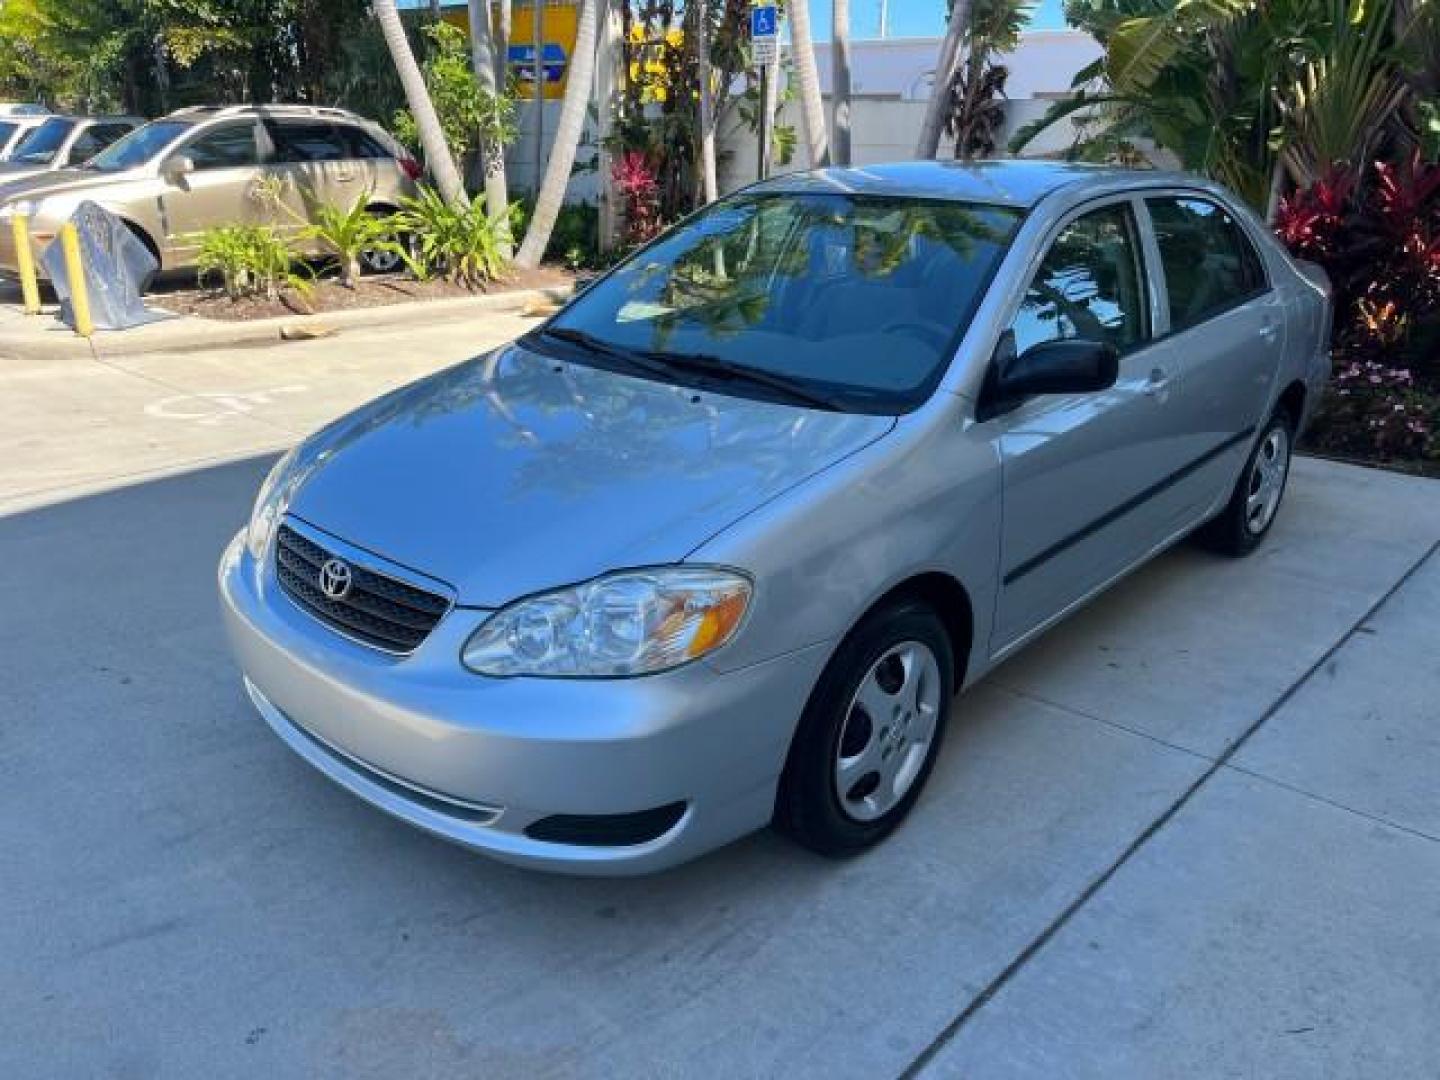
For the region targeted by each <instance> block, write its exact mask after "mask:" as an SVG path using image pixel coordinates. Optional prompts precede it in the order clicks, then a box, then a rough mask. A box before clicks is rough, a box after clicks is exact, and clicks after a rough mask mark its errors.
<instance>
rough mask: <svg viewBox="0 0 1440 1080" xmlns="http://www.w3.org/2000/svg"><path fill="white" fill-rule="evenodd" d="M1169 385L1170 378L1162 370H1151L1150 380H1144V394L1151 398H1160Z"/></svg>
mask: <svg viewBox="0 0 1440 1080" xmlns="http://www.w3.org/2000/svg"><path fill="white" fill-rule="evenodd" d="M1169 385H1170V376H1169V375H1167V374H1166V373H1165V369H1164V368H1158V367H1157V368H1151V369H1150V378H1148V379H1146V380H1145V393H1147V394H1149V395H1150V396H1151V397H1161V396H1163V395H1164V393H1165V390H1166V389H1167V388H1168V387H1169Z"/></svg>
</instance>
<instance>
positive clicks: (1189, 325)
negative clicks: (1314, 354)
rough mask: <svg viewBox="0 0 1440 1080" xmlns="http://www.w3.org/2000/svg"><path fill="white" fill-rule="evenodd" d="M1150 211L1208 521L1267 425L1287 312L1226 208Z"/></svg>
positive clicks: (1161, 203)
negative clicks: (1257, 433) (1258, 433)
mask: <svg viewBox="0 0 1440 1080" xmlns="http://www.w3.org/2000/svg"><path fill="white" fill-rule="evenodd" d="M1145 205H1146V210H1147V213H1148V214H1149V218H1150V225H1151V229H1152V231H1153V234H1154V241H1155V246H1156V251H1157V254H1158V258H1159V263H1160V266H1161V267H1162V268H1163V270H1164V282H1165V297H1166V314H1167V318H1168V324H1169V329H1170V333H1169V334H1168V335H1167V337H1166V338H1165V340H1164V341H1163V342H1160V343H1158V344H1157V346H1156V350H1157V352H1158V353H1160V354H1161V355H1163V356H1164V358H1165V362H1166V363H1167V364H1168V365H1169V366H1170V367H1171V368H1173V370H1174V371H1175V372H1176V374H1177V380H1176V393H1175V407H1174V410H1173V411H1174V420H1175V428H1176V432H1177V436H1178V437H1179V438H1180V439H1181V440H1183V442H1182V445H1183V447H1184V453H1185V457H1186V460H1187V461H1189V462H1193V463H1195V467H1194V468H1193V469H1192V470H1191V471H1190V473H1189V474H1187V476H1186V477H1185V480H1184V486H1185V489H1186V492H1187V494H1188V496H1189V498H1190V501H1191V503H1192V505H1193V506H1194V507H1195V508H1196V512H1197V513H1200V512H1203V510H1204V509H1206V508H1207V507H1210V506H1212V505H1213V504H1214V503H1215V502H1216V501H1217V500H1218V499H1219V498H1220V497H1221V496H1223V495H1225V494H1227V493H1228V489H1229V487H1230V485H1231V484H1232V483H1233V482H1234V479H1235V476H1236V473H1237V471H1238V469H1239V468H1240V465H1241V464H1242V462H1243V460H1244V457H1245V455H1246V453H1247V452H1248V450H1249V448H1250V442H1251V440H1250V438H1249V436H1250V435H1252V434H1253V433H1254V432H1255V431H1256V430H1257V428H1258V427H1259V426H1260V425H1261V423H1262V421H1263V420H1264V419H1265V418H1264V417H1263V416H1262V413H1263V412H1264V410H1265V407H1266V405H1267V403H1268V402H1269V400H1270V397H1271V388H1272V384H1273V382H1274V379H1275V373H1276V372H1277V371H1278V369H1279V362H1280V358H1281V356H1282V355H1283V352H1284V348H1285V318H1284V305H1283V302H1282V300H1281V299H1280V296H1279V294H1278V293H1277V292H1276V291H1275V290H1273V289H1270V288H1269V286H1268V284H1267V282H1266V279H1265V273H1264V267H1263V264H1262V263H1261V260H1260V256H1259V254H1258V253H1257V252H1256V251H1255V249H1254V247H1253V245H1252V244H1251V242H1250V240H1249V238H1248V237H1247V236H1246V235H1245V232H1244V230H1243V228H1242V227H1241V226H1240V224H1239V223H1238V222H1236V221H1235V220H1234V219H1233V218H1232V217H1231V215H1230V214H1229V213H1228V212H1227V211H1226V210H1225V209H1224V208H1223V207H1221V206H1220V205H1218V204H1217V203H1215V202H1212V201H1211V200H1209V199H1206V198H1201V197H1199V196H1188V195H1185V196H1180V195H1177V196H1164V197H1157V198H1150V199H1147V200H1146V204H1145Z"/></svg>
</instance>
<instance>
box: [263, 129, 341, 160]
mask: <svg viewBox="0 0 1440 1080" xmlns="http://www.w3.org/2000/svg"><path fill="white" fill-rule="evenodd" d="M270 138H271V139H272V140H274V143H275V158H274V160H275V161H277V162H303V161H343V160H344V159H345V158H348V157H353V156H354V155H352V154H351V153H350V151H349V149H348V147H347V146H346V144H345V140H344V139H342V137H341V134H340V131H339V129H338V128H336V126H335V125H334V124H327V123H325V122H323V121H313V120H310V121H285V120H282V121H280V122H278V123H274V124H271V125H270Z"/></svg>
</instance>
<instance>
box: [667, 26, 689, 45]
mask: <svg viewBox="0 0 1440 1080" xmlns="http://www.w3.org/2000/svg"><path fill="white" fill-rule="evenodd" d="M665 44H666V45H669V46H670V47H671V48H675V49H678V48H680V47H681V46H682V45H684V44H685V31H683V30H666V31H665Z"/></svg>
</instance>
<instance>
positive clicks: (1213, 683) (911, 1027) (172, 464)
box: [0, 318, 1440, 1078]
mask: <svg viewBox="0 0 1440 1080" xmlns="http://www.w3.org/2000/svg"><path fill="white" fill-rule="evenodd" d="M522 325H523V322H522V321H521V320H519V319H509V320H508V321H507V320H506V319H504V318H496V319H494V320H491V321H488V322H487V323H486V324H485V325H484V326H483V327H478V328H477V327H473V326H450V327H446V326H435V327H427V328H421V329H419V330H411V331H408V332H405V333H393V334H385V333H375V334H367V335H366V336H365V337H364V339H363V340H356V339H354V338H349V337H346V336H342V337H341V338H338V339H334V340H329V341H319V342H312V343H305V344H295V345H287V346H284V347H279V348H275V349H250V350H244V351H239V352H226V351H214V352H206V353H197V354H188V355H184V354H182V355H176V354H165V355H156V356H153V357H130V358H127V359H125V360H124V361H123V362H122V361H116V362H113V363H111V362H106V361H104V360H103V358H102V359H100V360H86V361H75V362H73V363H71V362H66V363H53V364H45V365H40V364H35V363H31V362H27V361H26V360H25V358H24V357H23V356H14V355H11V356H4V355H0V401H3V402H4V404H5V408H4V411H3V413H0V777H3V779H4V783H3V785H0V867H3V868H4V870H3V877H0V880H3V882H4V885H3V887H0V1076H6V1077H27V1078H29V1077H76V1076H118V1077H157V1076H158V1077H195V1076H202V1075H203V1076H211V1077H231V1076H234V1077H241V1076H245V1077H249V1076H261V1075H263V1076H274V1077H290V1076H296V1077H300V1076H305V1077H315V1076H319V1077H347V1078H348V1077H372V1076H373V1077H382V1076H384V1077H389V1076H395V1075H406V1076H413V1077H428V1076H457V1075H464V1076H519V1077H549V1076H575V1075H580V1076H590V1075H594V1076H651V1075H662V1076H682V1075H723V1076H728V1077H735V1076H774V1075H780V1074H784V1075H787V1076H807V1075H815V1076H827V1077H834V1076H856V1077H875V1076H898V1075H904V1074H907V1073H908V1074H911V1075H925V1076H964V1077H981V1078H988V1077H1036V1078H1041V1077H1043V1078H1053V1077H1072V1076H1074V1077H1097V1078H1098V1077H1106V1078H1115V1077H1146V1078H1150V1077H1184V1076H1205V1077H1214V1076H1236V1077H1250V1076H1254V1077H1266V1078H1278V1077H1297V1078H1298V1077H1307V1078H1308V1077H1318V1076H1324V1077H1387V1078H1390V1077H1411V1076H1415V1077H1419V1076H1428V1075H1434V1070H1435V1063H1436V1062H1437V1061H1440V1025H1437V1024H1436V1023H1435V1020H1436V1015H1437V1009H1436V1003H1437V1002H1440V780H1437V777H1440V704H1437V703H1440V650H1437V646H1436V643H1437V641H1440V555H1437V554H1436V545H1437V542H1440V485H1437V484H1436V483H1435V482H1433V481H1426V480H1420V479H1412V478H1407V477H1400V476H1395V475H1392V474H1386V473H1380V472H1374V471H1369V470H1362V469H1356V468H1351V467H1348V466H1343V465H1334V464H1329V463H1325V462H1320V461H1315V460H1308V459H1306V460H1300V461H1297V463H1296V467H1295V470H1294V474H1293V477H1292V487H1291V491H1290V494H1289V497H1288V498H1287V502H1286V504H1285V506H1284V508H1283V509H1282V511H1281V516H1280V519H1279V521H1278V523H1277V525H1276V527H1275V530H1274V533H1273V534H1272V536H1271V537H1270V538H1269V540H1268V541H1267V543H1266V545H1265V546H1264V547H1263V548H1262V549H1261V551H1260V552H1259V553H1257V555H1256V556H1255V557H1253V558H1251V559H1249V560H1246V561H1242V562H1229V561H1224V560H1220V559H1217V558H1214V557H1212V556H1210V555H1207V554H1204V553H1202V552H1200V551H1198V550H1196V549H1193V548H1191V547H1187V546H1182V547H1181V548H1179V549H1177V550H1176V551H1174V552H1172V553H1171V554H1169V555H1167V556H1165V557H1164V558H1162V559H1161V560H1159V561H1158V562H1157V563H1155V564H1154V565H1152V566H1150V567H1148V568H1146V569H1145V570H1143V571H1141V572H1140V573H1138V574H1136V575H1134V576H1133V577H1132V578H1130V579H1129V580H1127V581H1126V582H1124V583H1123V584H1122V585H1120V586H1119V587H1118V588H1116V589H1115V590H1113V591H1112V592H1111V593H1110V594H1108V595H1107V596H1106V597H1104V598H1102V599H1101V600H1100V601H1099V602H1097V603H1096V604H1094V605H1092V606H1091V607H1090V608H1089V609H1087V610H1086V611H1084V612H1083V613H1081V614H1080V615H1079V616H1077V617H1075V618H1073V619H1071V620H1070V621H1069V622H1068V623H1066V624H1065V625H1063V626H1062V627H1060V628H1059V629H1057V630H1056V631H1054V632H1052V633H1051V634H1049V635H1048V636H1047V637H1045V638H1044V639H1042V640H1041V641H1040V642H1038V643H1037V644H1036V645H1035V646H1033V647H1032V648H1031V649H1029V650H1028V651H1027V652H1025V653H1023V654H1022V655H1020V656H1018V657H1017V658H1015V659H1014V660H1012V661H1011V662H1009V663H1007V664H1006V665H1005V666H1003V667H1002V668H1001V669H1000V670H999V671H998V672H996V673H995V674H994V676H992V677H991V678H990V679H989V680H987V681H986V682H985V683H983V684H982V685H981V686H979V687H977V688H976V689H975V690H974V691H972V692H971V693H968V694H966V695H965V696H964V697H963V698H962V699H961V701H960V704H959V710H958V714H957V717H956V720H957V723H956V726H955V727H954V729H952V731H951V733H950V738H949V741H948V742H947V745H946V747H945V751H944V755H943V757H942V759H941V760H940V762H939V765H938V767H937V769H936V771H935V774H934V777H933V779H932V782H931V785H930V788H929V790H928V791H927V793H926V797H925V798H924V799H923V800H922V801H921V803H920V805H919V806H918V807H917V810H916V812H915V814H914V816H913V817H912V818H911V819H910V821H909V822H908V823H907V824H906V826H905V827H904V828H903V829H902V830H901V831H900V832H899V833H897V834H896V835H895V836H894V837H893V839H892V840H891V841H890V842H889V843H887V844H886V845H884V846H883V847H882V848H880V849H878V850H876V851H874V852H872V853H870V854H868V855H866V856H865V857H863V858H860V859H856V860H853V861H849V862H827V861H823V860H820V859H818V858H816V857H813V856H810V855H808V854H806V853H804V852H802V851H800V850H799V849H797V848H794V847H792V846H790V845H789V844H787V843H786V842H784V841H783V840H781V839H779V838H777V837H775V836H773V835H771V834H768V833H762V834H758V835H756V836H754V837H751V838H749V839H747V840H744V841H742V842H740V843H737V844H735V845H732V846H731V847H729V848H727V849H725V850H723V851H721V852H718V853H716V854H715V855H713V856H710V857H708V858H705V859H702V860H700V861H699V862H696V863H694V864H691V865H689V866H686V867H683V868H681V869H680V870H678V871H674V872H671V873H668V874H665V875H662V876H658V877H652V878H644V879H634V880H619V881H599V880H573V879H567V878H559V877H549V876H541V875H537V874H533V873H528V872H523V871H518V870H513V869H509V868H506V867H502V866H499V865H496V864H493V863H490V862H488V861H485V860H483V859H481V858H479V857H476V856H474V855H471V854H468V853H466V852H464V851H461V850H459V849H456V848H452V847H449V846H447V845H445V844H443V843H441V842H439V841H437V840H434V839H431V838H430V837H428V836H425V835H422V834H420V833H418V832H416V831H413V830H411V829H409V828H407V827H405V826H403V825H401V824H398V823H396V822H394V821H391V820H389V819H388V818H386V817H384V816H383V815H381V814H380V813H378V812H376V811H374V810H371V809H370V808H368V807H367V806H365V805H363V804H361V803H360V802H358V801H357V800H355V799H353V798H352V797H350V796H349V795H347V794H345V793H344V792H342V791H340V790H339V789H337V788H335V787H333V786H331V785H330V784H329V783H327V782H326V781H325V780H324V779H323V778H322V777H321V776H320V775H319V774H317V773H315V772H314V771H313V770H311V769H310V768H309V767H308V766H306V765H304V764H303V763H301V762H300V761H299V760H298V759H296V758H294V757H293V756H292V755H291V754H290V752H289V751H288V750H286V749H285V748H284V746H283V745H282V744H281V743H280V742H279V741H278V740H277V739H275V738H274V737H273V736H272V735H271V734H270V732H269V731H268V729H267V728H266V727H265V726H264V724H263V723H262V722H261V721H260V720H259V719H258V718H257V717H256V716H255V715H254V714H253V713H252V711H251V709H250V706H249V704H248V702H247V700H246V699H245V696H244V694H243V692H242V690H241V688H240V685H239V680H238V675H237V672H236V671H235V669H234V667H233V666H232V664H231V662H230V659H229V657H228V655H227V653H226V650H225V648H224V644H223V640H222V635H221V627H220V623H219V618H218V614H217V610H216V603H215V597H214V584H213V572H214V566H215V562H216V559H217V557H218V554H219V552H220V549H221V547H222V546H223V544H224V543H225V541H226V540H227V539H228V538H229V536H230V535H231V534H232V533H233V532H234V530H235V529H236V528H238V527H239V525H240V524H241V523H242V521H243V519H244V518H245V516H246V514H247V513H248V509H249V504H250V500H251V498H252V496H253V493H254V490H255V487H256V486H257V484H258V483H259V480H260V477H261V476H262V475H263V472H264V470H265V468H266V466H267V464H268V462H269V460H270V459H271V457H272V456H273V452H274V451H275V450H277V449H278V448H280V447H282V446H284V445H286V444H288V443H289V442H291V441H293V439H294V438H295V437H297V436H298V435H299V434H301V433H303V432H304V431H306V430H309V429H310V428H312V427H314V426H317V425H318V424H319V423H321V422H323V420H325V419H326V418H328V417H329V416H331V415H334V414H336V413H338V412H340V411H342V410H343V409H345V408H347V407H348V406H350V405H352V404H354V403H358V402H359V401H361V400H364V399H366V398H368V397H370V396H372V395H373V394H375V393H378V392H379V391H380V390H382V389H384V388H385V387H387V386H389V385H393V384H395V383H398V382H401V381H404V380H405V379H407V378H409V377H413V376H414V375H416V374H419V373H421V372H422V371H426V370H430V369H431V368H433V367H436V366H439V365H440V364H443V363H448V362H451V361H453V360H456V359H459V358H461V357H462V356H464V355H466V354H467V353H469V352H471V351H474V350H475V349H477V348H478V347H480V346H481V345H483V344H485V343H487V342H489V341H492V340H501V339H503V338H504V337H507V336H509V335H511V334H513V333H515V332H516V331H517V330H518V328H519V327H520V326H522Z"/></svg>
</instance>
